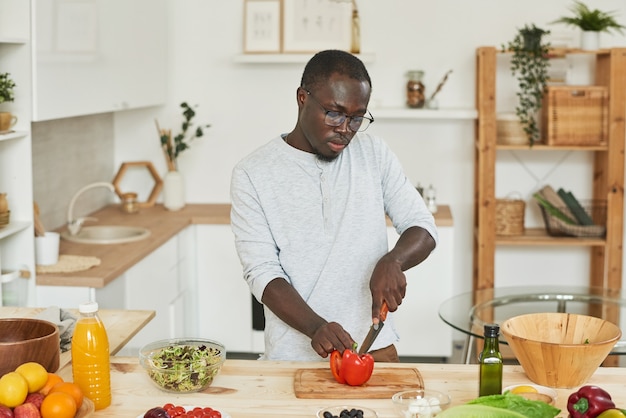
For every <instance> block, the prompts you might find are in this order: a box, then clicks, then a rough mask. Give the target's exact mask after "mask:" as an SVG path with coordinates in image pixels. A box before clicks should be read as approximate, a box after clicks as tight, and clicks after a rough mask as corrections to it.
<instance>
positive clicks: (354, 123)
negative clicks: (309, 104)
mask: <svg viewBox="0 0 626 418" xmlns="http://www.w3.org/2000/svg"><path fill="white" fill-rule="evenodd" d="M304 91H306V94H308V95H309V97H311V99H313V101H314V102H315V103H317V104H318V105H319V106H320V107H321V108H322V109H324V111H325V112H326V116H325V117H324V123H326V125H328V126H333V127H337V126H341V125H343V123H344V122H345V121H346V119H348V128H349V129H350V130H351V131H352V132H363V131H364V130H366V129H367V128H368V127H369V126H370V124H371V123H373V122H374V116H372V114H371V113H370V111H369V110H368V111H367V113H368V115H369V117H368V116H348V115H346V114H345V113H341V112H337V111H335V110H328V109H326V108H325V107H324V106H323V105H322V104H321V103H320V102H319V100H317V99H316V98H315V97H314V96H313V95H312V94H311V92H310V91H308V90H306V89H305V90H304Z"/></svg>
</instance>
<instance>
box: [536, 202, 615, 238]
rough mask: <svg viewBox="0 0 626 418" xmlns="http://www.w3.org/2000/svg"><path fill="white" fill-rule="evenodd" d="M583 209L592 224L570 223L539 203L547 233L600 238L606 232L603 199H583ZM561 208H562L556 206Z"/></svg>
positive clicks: (557, 235) (558, 235)
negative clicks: (552, 213)
mask: <svg viewBox="0 0 626 418" xmlns="http://www.w3.org/2000/svg"><path fill="white" fill-rule="evenodd" d="M581 205H582V207H583V209H585V212H587V214H588V215H589V216H591V219H592V220H593V222H594V225H572V224H569V223H567V222H564V221H562V220H560V219H559V218H557V217H555V216H552V215H550V214H549V213H548V211H546V209H545V208H544V207H543V206H541V205H539V207H540V208H541V214H542V215H543V221H544V223H545V225H546V232H547V233H548V235H552V236H555V237H560V236H571V237H581V238H583V237H587V238H601V237H603V236H604V235H605V234H606V202H605V201H585V202H581ZM557 209H559V210H561V211H562V210H563V209H564V208H557Z"/></svg>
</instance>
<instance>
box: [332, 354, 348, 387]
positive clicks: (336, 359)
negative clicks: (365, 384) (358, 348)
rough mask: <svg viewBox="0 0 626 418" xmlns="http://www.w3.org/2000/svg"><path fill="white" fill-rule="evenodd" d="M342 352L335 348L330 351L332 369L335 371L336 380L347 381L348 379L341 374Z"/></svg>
mask: <svg viewBox="0 0 626 418" xmlns="http://www.w3.org/2000/svg"><path fill="white" fill-rule="evenodd" d="M340 370H341V353H340V352H339V350H335V351H333V352H332V353H330V371H332V372H333V376H334V377H335V380H336V381H337V382H339V383H346V379H344V378H343V376H342V375H341V372H340Z"/></svg>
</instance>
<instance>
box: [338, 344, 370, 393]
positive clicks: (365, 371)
mask: <svg viewBox="0 0 626 418" xmlns="http://www.w3.org/2000/svg"><path fill="white" fill-rule="evenodd" d="M330 370H331V371H332V373H333V376H334V377H335V380H336V381H337V382H339V383H342V384H348V385H350V386H360V385H362V384H364V383H365V382H367V381H368V380H369V379H370V377H372V372H373V371H374V357H372V355H371V354H367V353H366V354H358V353H357V352H356V351H354V350H350V349H346V350H344V351H343V354H341V353H340V352H339V351H338V350H335V351H333V352H332V353H331V354H330Z"/></svg>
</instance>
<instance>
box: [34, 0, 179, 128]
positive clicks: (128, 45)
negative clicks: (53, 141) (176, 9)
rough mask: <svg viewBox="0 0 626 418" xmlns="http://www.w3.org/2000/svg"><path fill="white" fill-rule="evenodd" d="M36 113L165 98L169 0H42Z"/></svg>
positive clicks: (45, 116) (38, 117) (106, 108)
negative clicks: (167, 2) (73, 0)
mask: <svg viewBox="0 0 626 418" xmlns="http://www.w3.org/2000/svg"><path fill="white" fill-rule="evenodd" d="M34 4H35V7H34V13H33V18H34V22H33V25H34V27H35V29H36V30H35V33H36V34H37V38H36V39H35V40H34V41H33V43H34V48H35V51H36V53H35V59H34V64H33V65H34V68H33V77H34V94H33V96H34V103H33V105H34V106H33V110H34V111H33V120H35V121H42V120H49V119H58V118H65V117H71V116H80V115H86V114H96V113H102V112H111V111H116V110H123V109H131V108H138V107H145V106H153V105H159V104H163V103H164V101H165V94H166V82H167V77H166V67H167V33H166V30H167V17H166V7H167V5H166V2H165V0H93V1H89V2H72V1H65V2H59V1H56V2H55V1H52V0H36V1H35V3H34Z"/></svg>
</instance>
